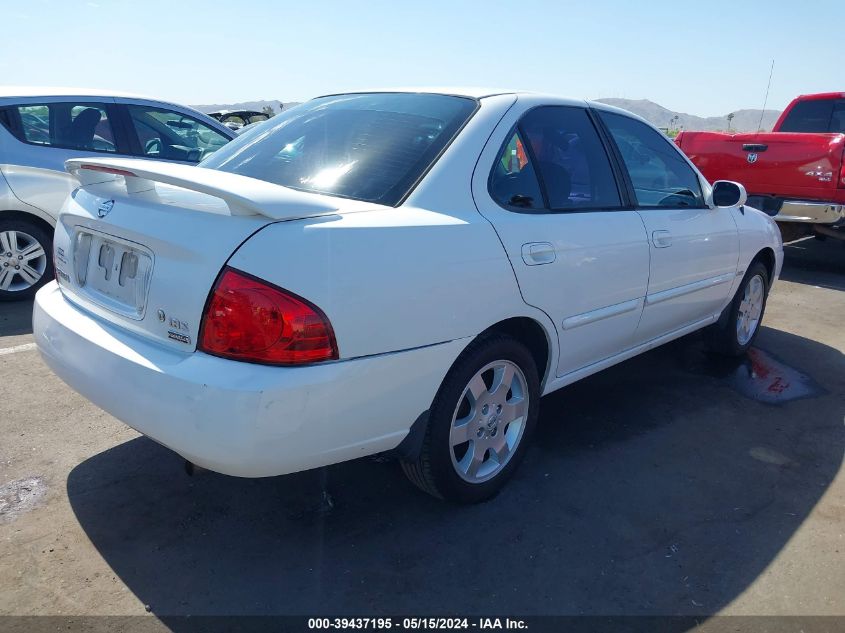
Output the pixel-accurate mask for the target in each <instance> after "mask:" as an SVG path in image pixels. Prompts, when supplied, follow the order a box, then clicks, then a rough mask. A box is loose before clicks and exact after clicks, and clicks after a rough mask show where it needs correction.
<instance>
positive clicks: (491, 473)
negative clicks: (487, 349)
mask: <svg viewBox="0 0 845 633" xmlns="http://www.w3.org/2000/svg"><path fill="white" fill-rule="evenodd" d="M528 400H529V398H528V383H527V381H526V379H525V374H524V373H523V372H522V370H521V369H520V368H519V366H518V365H516V364H515V363H513V362H511V361H509V360H497V361H493V362H492V363H488V364H487V365H485V366H484V367H482V368H481V369H480V370H479V371H478V372H476V374H475V375H474V376H473V377H472V379H471V380H470V381H469V383H468V384H467V386H466V387H465V388H464V391H463V393H462V394H461V397H460V399H459V401H458V405H457V407H456V408H455V412H454V414H453V416H452V426H451V429H450V433H449V443H450V453H451V457H452V465H453V466H454V468H455V471H456V472H457V473H458V475H459V476H460V477H461V478H462V479H463V480H465V481H468V482H470V483H474V484H477V483H482V482H484V481H487V480H489V479H492V478H493V477H495V476H496V475H497V474H499V473H500V472H501V471H502V469H504V467H505V466H506V465H507V463H508V461H510V458H511V456H512V455H513V454H514V452H515V451H516V448H517V446H518V444H519V442H520V441H521V440H522V436H523V432H524V431H525V425H526V420H527V415H528V404H529V402H528Z"/></svg>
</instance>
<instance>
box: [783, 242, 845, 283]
mask: <svg viewBox="0 0 845 633" xmlns="http://www.w3.org/2000/svg"><path fill="white" fill-rule="evenodd" d="M783 253H784V262H783V271H782V272H781V275H780V278H781V279H784V280H786V281H794V282H796V283H801V284H807V285H809V286H819V287H821V288H829V289H830V290H845V242H843V241H839V240H835V239H831V238H828V239H826V240H824V241H821V240H817V239H815V238H812V237H810V238H806V239H803V240H799V241H797V242H791V243H789V244H786V245H785V246H784V247H783Z"/></svg>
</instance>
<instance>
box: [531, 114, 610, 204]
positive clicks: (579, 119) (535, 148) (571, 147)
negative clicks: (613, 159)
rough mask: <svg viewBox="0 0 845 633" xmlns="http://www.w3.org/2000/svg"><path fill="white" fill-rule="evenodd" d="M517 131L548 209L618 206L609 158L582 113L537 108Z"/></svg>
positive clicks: (588, 118) (591, 125) (589, 121)
mask: <svg viewBox="0 0 845 633" xmlns="http://www.w3.org/2000/svg"><path fill="white" fill-rule="evenodd" d="M519 128H520V129H521V130H522V131H523V132H524V133H525V136H526V137H527V140H528V144H529V146H530V149H531V155H532V157H533V158H534V160H536V163H537V168H538V170H539V172H540V181H541V184H542V186H543V187H544V188H545V190H546V196H547V202H548V206H549V208H550V209H552V210H576V209H614V208H619V207H620V206H621V205H622V201H621V199H620V197H619V189H618V188H617V186H616V179H615V178H614V176H613V169H612V168H611V166H610V159H609V158H608V156H607V152H605V149H604V146H603V145H602V142H601V139H600V138H599V135H598V132H597V131H596V128H595V126H594V125H593V122H592V121H591V120H590V117H589V115H588V114H587V111H586V110H585V109H583V108H574V107H566V106H547V107H541V108H535V109H534V110H531V111H530V112H529V113H528V114H526V115H525V117H523V119H522V121H521V122H520V124H519Z"/></svg>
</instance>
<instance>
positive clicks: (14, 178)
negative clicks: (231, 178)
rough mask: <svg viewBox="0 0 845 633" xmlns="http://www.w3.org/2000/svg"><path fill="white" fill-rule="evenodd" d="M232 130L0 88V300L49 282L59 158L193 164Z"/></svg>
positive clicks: (159, 105) (64, 181)
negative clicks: (118, 158)
mask: <svg viewBox="0 0 845 633" xmlns="http://www.w3.org/2000/svg"><path fill="white" fill-rule="evenodd" d="M234 137H235V132H234V131H232V130H230V129H229V128H227V127H226V126H225V125H223V124H221V123H220V122H218V121H215V120H214V119H212V118H211V117H209V116H206V115H205V114H202V113H201V112H197V111H196V110H193V109H191V108H188V107H185V106H180V105H177V104H174V103H169V102H165V101H156V100H153V99H146V98H143V97H135V96H130V95H122V94H117V93H107V92H101V91H87V90H79V89H75V88H74V89H69V90H57V89H55V88H45V89H38V88H17V87H0V301H5V300H13V299H25V298H29V297H31V296H32V295H34V294H35V291H36V290H38V288H39V287H40V286H42V285H43V284H44V283H46V282H47V281H49V280H50V279H52V277H53V263H52V236H53V228H54V227H55V224H56V216H57V215H58V213H59V210H60V209H61V206H62V204H63V203H64V201H65V199H66V198H67V196H68V194H69V193H70V192H71V190H72V188H73V184H72V183H73V182H74V181H73V180H72V179H71V178H70V176H69V175H68V174H67V173H66V172H65V160H67V159H68V158H78V157H82V156H95V155H105V156H132V157H136V158H137V157H140V158H149V159H156V160H172V161H176V162H181V163H188V164H193V163H198V162H199V161H200V160H202V159H203V158H204V157H206V156H208V155H209V154H211V153H213V152H215V151H216V150H218V149H219V148H221V147H223V145H225V144H226V143H228V142H229V141H230V140H231V139H232V138H234Z"/></svg>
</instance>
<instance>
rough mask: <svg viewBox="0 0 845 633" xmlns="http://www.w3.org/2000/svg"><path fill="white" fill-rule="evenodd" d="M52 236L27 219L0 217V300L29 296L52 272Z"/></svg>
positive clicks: (47, 279) (49, 277)
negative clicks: (0, 218) (4, 218)
mask: <svg viewBox="0 0 845 633" xmlns="http://www.w3.org/2000/svg"><path fill="white" fill-rule="evenodd" d="M52 245H53V240H52V238H51V236H50V235H49V234H48V233H47V232H46V231H45V230H44V229H42V228H41V227H40V226H38V225H37V224H35V223H33V222H28V221H26V220H18V219H14V220H0V301H13V300H16V299H29V298H31V297H32V296H34V295H35V292H36V291H37V290H38V289H39V288H40V287H41V286H43V285H44V284H45V283H47V282H48V281H50V279H51V278H52V276H53V262H52V258H51V250H52V248H53V246H52Z"/></svg>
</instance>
